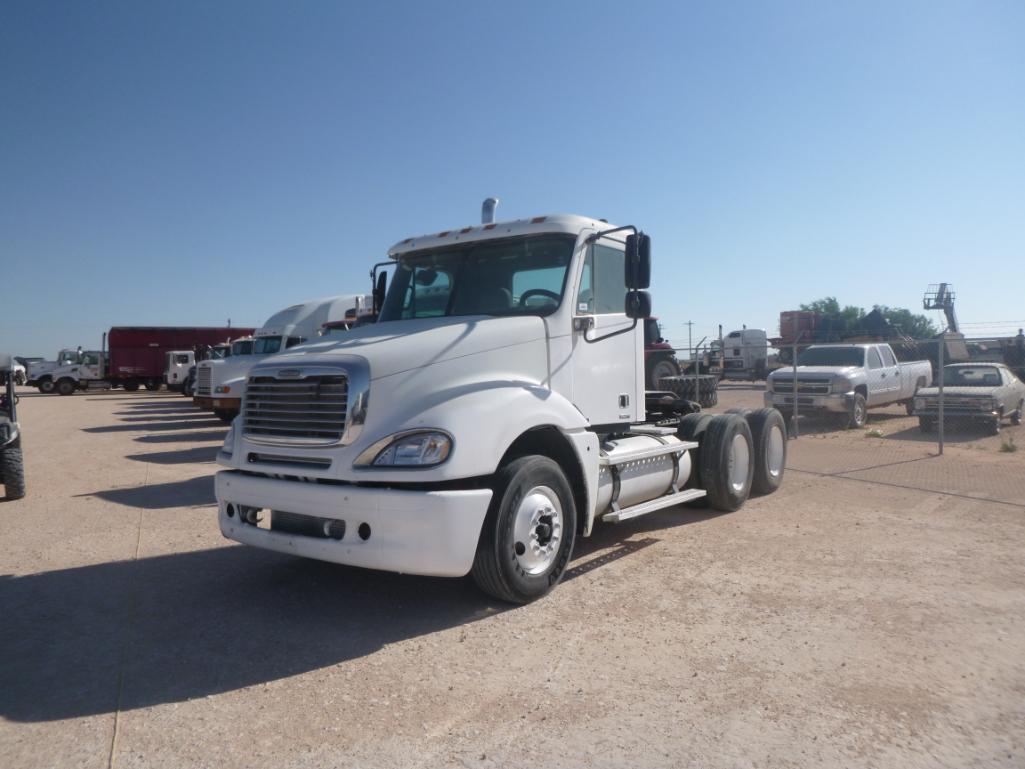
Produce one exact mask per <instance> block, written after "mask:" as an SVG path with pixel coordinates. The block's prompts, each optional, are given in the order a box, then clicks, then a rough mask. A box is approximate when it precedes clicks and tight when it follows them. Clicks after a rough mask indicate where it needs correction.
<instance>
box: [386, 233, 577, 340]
mask: <svg viewBox="0 0 1025 769" xmlns="http://www.w3.org/2000/svg"><path fill="white" fill-rule="evenodd" d="M574 242H575V238H574V236H572V235H539V236H536V237H525V238H515V239H510V240H498V241H485V242H482V243H470V244H467V245H464V246H457V247H454V248H450V249H436V250H433V251H427V252H419V253H413V254H409V255H408V256H404V257H402V260H401V261H400V262H399V264H398V266H397V269H396V270H395V274H394V275H393V277H392V283H391V286H390V287H389V289H388V296H387V297H386V298H385V300H384V307H383V308H382V310H381V317H380V320H379V322H382V323H383V322H386V321H390V320H405V319H408V318H436V317H442V316H456V315H550V314H551V313H553V312H554V311H555V310H556V309H557V308H558V307H559V304H560V303H561V302H562V294H563V291H564V289H565V284H566V270H567V268H568V267H569V263H570V259H571V258H572V256H573V244H574Z"/></svg>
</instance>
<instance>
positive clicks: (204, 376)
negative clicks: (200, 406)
mask: <svg viewBox="0 0 1025 769" xmlns="http://www.w3.org/2000/svg"><path fill="white" fill-rule="evenodd" d="M211 373H212V372H211V370H210V367H209V366H199V367H198V368H197V369H196V395H202V396H203V397H204V398H209V397H210V396H211V394H212V393H211V392H210V376H211Z"/></svg>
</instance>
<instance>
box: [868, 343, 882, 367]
mask: <svg viewBox="0 0 1025 769" xmlns="http://www.w3.org/2000/svg"><path fill="white" fill-rule="evenodd" d="M868 367H869V368H870V369H875V368H882V367H883V362H882V361H881V360H880V359H879V350H877V349H876V348H875V347H869V348H868Z"/></svg>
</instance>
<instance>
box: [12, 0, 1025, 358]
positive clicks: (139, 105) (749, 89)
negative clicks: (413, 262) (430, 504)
mask: <svg viewBox="0 0 1025 769" xmlns="http://www.w3.org/2000/svg"><path fill="white" fill-rule="evenodd" d="M1023 39H1025V4H1022V3H1018V2H1007V3H1001V2H963V3H960V2H958V3H954V2H939V3H937V2H902V3H889V2H887V3H882V2H880V3H873V2H858V3H847V4H841V3H819V2H808V3H803V2H776V3H755V2H743V3H741V2H736V3H734V2H709V3H703V4H699V3H678V2H674V3H645V2H635V3H630V4H611V3H598V2H586V3H585V2H580V3H570V2H560V3H537V4H529V3H518V4H501V3H480V2H478V3H455V2H447V3H439V4H426V3H425V4H420V3H413V2H409V3H385V2H377V3H363V4H352V5H345V4H342V3H312V2H311V3H299V4H285V3H256V2H239V3H229V2H221V3H199V2H183V3H164V4H157V3H134V2H124V3H110V2H108V3H79V2H69V3H29V2H26V3H7V4H5V6H4V9H3V11H2V17H0V105H2V119H0V179H2V184H0V265H2V273H0V274H2V278H0V280H2V281H3V286H4V289H5V290H4V292H3V312H2V315H0V349H2V350H10V351H11V352H14V353H16V354H23V355H44V354H45V355H46V356H47V357H50V356H52V355H53V353H55V352H56V350H57V349H58V347H61V346H65V345H77V344H82V345H84V346H87V347H91V346H95V345H98V343H99V339H100V334H101V333H102V332H103V331H104V330H106V329H107V328H109V327H110V326H111V325H127V324H138V325H142V324H154V325H163V324H168V325H174V324H178V325H219V324H221V323H223V322H224V321H225V320H226V319H227V318H229V317H230V318H231V320H232V322H233V323H234V324H235V325H254V326H255V325H259V323H260V322H261V321H262V320H264V319H265V318H266V317H267V316H268V315H270V314H271V313H273V312H274V311H276V310H278V309H280V308H281V307H283V306H285V305H288V304H291V303H293V302H295V301H299V300H302V299H307V298H311V297H316V296H323V295H327V294H334V293H351V292H355V291H360V290H364V289H365V288H366V287H368V286H369V279H368V278H367V270H368V269H369V266H370V265H371V264H372V263H373V262H375V261H379V260H380V259H382V258H383V257H384V254H385V252H386V250H387V248H388V246H390V245H391V244H392V243H394V242H395V241H398V240H400V239H402V238H405V237H407V236H409V235H415V234H419V233H423V232H429V231H437V230H439V229H446V228H448V227H451V226H456V225H465V224H473V223H475V222H477V221H478V220H479V211H480V202H481V200H482V199H483V198H485V197H486V196H488V195H495V196H498V197H500V198H501V199H502V204H501V206H500V208H499V214H500V218H519V217H523V216H530V215H536V214H541V213H554V212H574V213H582V214H587V215H591V216H599V217H604V218H608V219H610V220H612V221H615V222H617V223H633V224H636V225H638V226H640V227H642V228H643V229H645V230H646V231H647V232H649V233H650V234H651V235H652V238H653V244H654V254H655V269H654V285H653V296H654V302H655V311H656V314H658V315H659V316H660V317H661V318H662V319H663V322H664V325H665V330H666V333H667V335H668V336H669V337H670V338H671V339H674V340H676V341H682V342H685V341H686V338H687V331H686V328H685V326H684V325H683V323H684V322H685V321H687V320H693V321H694V323H695V326H694V334H695V340H696V339H698V338H700V337H701V336H703V335H705V334H712V333H714V330H715V328H716V326H717V324H719V323H722V324H723V325H724V326H725V327H726V329H727V330H729V329H731V328H739V326H740V325H741V324H747V325H748V326H756V327H757V326H760V327H765V328H768V329H769V331H770V334H772V333H773V332H774V331H775V329H776V326H777V322H778V314H779V311H780V310H783V309H791V308H796V307H797V305H798V304H799V303H801V302H806V301H811V300H813V299H816V298H819V297H822V296H826V295H836V296H838V297H839V299H840V300H841V302H843V303H850V304H860V305H864V306H871V305H872V304H877V303H878V304H888V305H892V306H903V307H909V308H912V309H914V308H917V307H919V306H920V301H921V294H922V292H923V291H924V289H925V288H926V285H927V284H929V283H935V282H938V281H941V280H944V281H949V282H951V283H953V284H954V285H955V286H956V289H957V291H958V312H959V315H960V317H961V319H962V321H963V322H965V323H977V324H980V325H979V326H970V327H968V330H969V331H976V330H977V331H980V332H982V331H990V330H1001V331H1005V332H1008V333H1013V331H1014V330H1015V329H1016V326H1015V327H1014V328H1010V327H998V328H987V327H984V326H982V325H981V324H983V323H993V322H996V321H1017V320H1018V319H1025V298H1023V297H1025V292H1023V286H1022V277H1023V275H1025V45H1023V44H1022V40H1023ZM1020 325H1025V322H1022V323H1021V324H1020Z"/></svg>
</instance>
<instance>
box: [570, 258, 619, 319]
mask: <svg viewBox="0 0 1025 769" xmlns="http://www.w3.org/2000/svg"><path fill="white" fill-rule="evenodd" d="M624 260H625V256H624V254H623V252H622V251H620V250H618V249H615V248H609V247H608V246H601V245H593V246H591V247H590V248H589V249H588V250H587V257H586V258H585V259H584V272H583V275H582V276H581V278H580V293H579V294H578V295H577V312H579V313H585V314H588V315H614V314H623V313H625V312H626V307H625V302H626V273H625V266H624Z"/></svg>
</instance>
